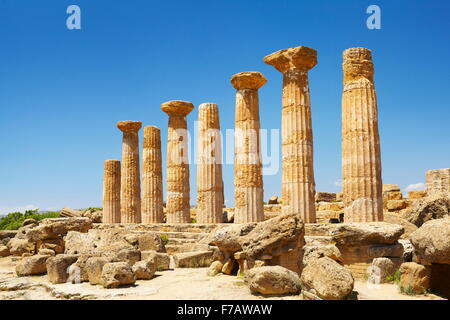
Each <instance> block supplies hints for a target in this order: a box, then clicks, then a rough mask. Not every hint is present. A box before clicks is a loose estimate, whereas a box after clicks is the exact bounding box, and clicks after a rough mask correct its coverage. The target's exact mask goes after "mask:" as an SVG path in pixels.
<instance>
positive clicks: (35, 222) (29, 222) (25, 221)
mask: <svg viewBox="0 0 450 320" xmlns="http://www.w3.org/2000/svg"><path fill="white" fill-rule="evenodd" d="M30 224H31V225H34V226H37V225H38V224H39V222H37V220H36V219H31V218H30V219H25V220H24V221H23V222H22V227H24V226H27V225H30Z"/></svg>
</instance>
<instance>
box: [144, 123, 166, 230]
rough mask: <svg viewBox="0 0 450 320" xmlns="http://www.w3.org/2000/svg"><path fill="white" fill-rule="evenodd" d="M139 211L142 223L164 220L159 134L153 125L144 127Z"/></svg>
mask: <svg viewBox="0 0 450 320" xmlns="http://www.w3.org/2000/svg"><path fill="white" fill-rule="evenodd" d="M141 211H142V223H162V222H163V220H164V213H163V182H162V156H161V134H160V130H159V128H157V127H154V126H147V127H144V148H143V150H142V210H141Z"/></svg>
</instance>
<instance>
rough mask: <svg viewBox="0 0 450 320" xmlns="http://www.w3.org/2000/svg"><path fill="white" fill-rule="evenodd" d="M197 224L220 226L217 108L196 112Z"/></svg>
mask: <svg viewBox="0 0 450 320" xmlns="http://www.w3.org/2000/svg"><path fill="white" fill-rule="evenodd" d="M198 121H199V124H198V165H197V222H198V223H221V222H223V194H222V192H223V181H222V144H221V136H220V122H219V107H218V106H217V104H215V103H203V104H201V105H200V106H199V110H198Z"/></svg>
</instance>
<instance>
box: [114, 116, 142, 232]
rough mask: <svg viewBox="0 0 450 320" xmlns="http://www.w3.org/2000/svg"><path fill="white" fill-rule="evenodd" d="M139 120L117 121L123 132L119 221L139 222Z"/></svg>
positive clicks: (140, 123)
mask: <svg viewBox="0 0 450 320" xmlns="http://www.w3.org/2000/svg"><path fill="white" fill-rule="evenodd" d="M141 126H142V122H141V121H119V122H118V123H117V127H118V128H119V129H120V130H121V131H122V132H123V139H122V170H121V171H122V177H121V183H120V222H121V223H140V222H141V177H140V169H139V136H138V131H139V129H140V128H141Z"/></svg>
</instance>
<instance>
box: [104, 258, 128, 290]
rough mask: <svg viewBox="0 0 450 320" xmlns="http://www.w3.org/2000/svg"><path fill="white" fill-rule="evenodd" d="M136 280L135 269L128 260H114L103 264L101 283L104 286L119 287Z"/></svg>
mask: <svg viewBox="0 0 450 320" xmlns="http://www.w3.org/2000/svg"><path fill="white" fill-rule="evenodd" d="M135 282H136V276H135V274H134V273H133V270H132V269H131V267H130V266H129V264H128V263H126V262H112V263H107V264H105V265H104V266H103V270H102V278H101V283H102V285H103V287H104V288H117V287H120V286H123V285H131V284H134V283H135Z"/></svg>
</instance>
